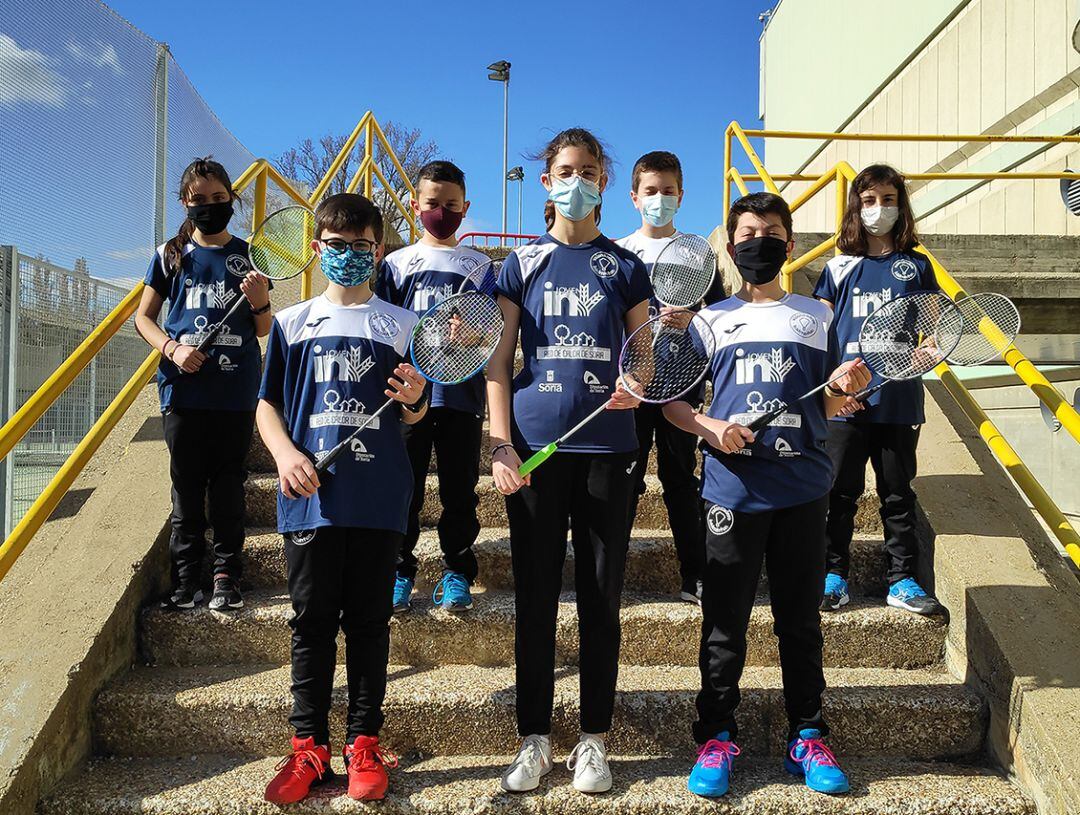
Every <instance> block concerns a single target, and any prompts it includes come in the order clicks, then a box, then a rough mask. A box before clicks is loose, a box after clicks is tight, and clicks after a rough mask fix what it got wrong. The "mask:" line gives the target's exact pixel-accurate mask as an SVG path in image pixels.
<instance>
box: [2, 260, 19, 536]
mask: <svg viewBox="0 0 1080 815" xmlns="http://www.w3.org/2000/svg"><path fill="white" fill-rule="evenodd" d="M2 251H3V255H2V257H0V271H2V273H3V274H4V275H5V278H6V279H5V283H6V286H7V297H6V298H5V301H4V304H3V305H4V325H5V327H6V329H7V336H6V337H5V338H4V339H5V340H6V342H7V351H8V358H7V365H6V366H5V370H6V374H5V376H6V379H7V381H6V382H5V383H4V384H5V386H6V387H5V388H4V389H3V391H2V392H0V404H2V406H3V410H2V412H0V415H2V416H3V418H4V421H5V422H6V421H7V420H8V419H10V418H11V415H12V414H13V413H14V412H15V400H16V399H17V398H18V376H19V358H18V351H19V250H18V249H17V248H16V247H14V246H5V247H3V250H2ZM0 478H2V479H3V497H2V500H3V507H2V512H3V514H2V516H0V520H2V521H3V524H4V537H5V538H6V537H7V535H8V534H9V533H10V532H11V530H12V528H13V527H14V526H15V517H14V511H15V451H14V450H11V451H10V452H9V453H8V455H7V456H6V457H5V458H4V462H3V467H2V468H0Z"/></svg>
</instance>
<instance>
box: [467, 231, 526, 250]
mask: <svg viewBox="0 0 1080 815" xmlns="http://www.w3.org/2000/svg"><path fill="white" fill-rule="evenodd" d="M539 237H540V236H539V235H525V234H522V233H518V232H466V233H465V234H464V235H461V236H460V237H459V238H458V243H465V241H466V240H468V241H469V245H470V246H476V239H477V238H483V239H484V243H483V245H484V246H485V247H486V246H488V244H489V242H490V241H491V240H492V239H494V238H498V239H499V240H500V241H505V240H512V241H514V246H520V245H521V241H531V240H536V239H537V238H539Z"/></svg>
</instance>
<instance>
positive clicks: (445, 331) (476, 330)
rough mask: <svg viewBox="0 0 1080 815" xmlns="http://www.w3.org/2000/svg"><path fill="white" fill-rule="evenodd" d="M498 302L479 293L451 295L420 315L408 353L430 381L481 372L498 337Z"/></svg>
mask: <svg viewBox="0 0 1080 815" xmlns="http://www.w3.org/2000/svg"><path fill="white" fill-rule="evenodd" d="M504 322H505V321H504V319H503V313H502V309H500V308H499V304H498V303H496V302H495V301H494V300H492V299H491V298H490V297H488V296H487V295H486V294H481V293H480V292H464V293H462V294H455V295H451V296H450V297H448V298H446V299H445V300H443V301H442V302H441V303H438V304H437V305H434V306H432V307H431V308H429V309H428V310H427V311H425V312H424V314H423V315H422V316H421V317H420V321H419V322H418V323H417V324H416V328H415V329H413V334H412V339H411V340H410V341H409V356H410V357H411V359H412V363H413V365H414V366H416V369H417V370H418V371H420V373H421V374H423V375H424V377H426V378H427V379H428V380H430V381H431V382H435V383H437V384H439V385H456V384H458V383H459V382H464V381H465V380H466V379H470V378H471V377H473V376H474V375H475V374H477V373H478V372H479V371H481V370H482V369H483V368H484V366H485V365H487V363H488V360H489V359H491V355H492V354H494V353H495V348H496V346H497V345H498V344H499V339H500V338H501V337H502V331H503V325H504Z"/></svg>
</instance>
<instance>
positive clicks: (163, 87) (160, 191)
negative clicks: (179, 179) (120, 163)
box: [154, 42, 169, 246]
mask: <svg viewBox="0 0 1080 815" xmlns="http://www.w3.org/2000/svg"><path fill="white" fill-rule="evenodd" d="M154 107H155V109H156V113H157V117H156V128H157V133H156V134H155V139H154V245H155V246H160V245H161V244H163V243H164V242H165V222H166V212H165V207H166V202H167V201H168V196H167V195H166V188H167V187H168V183H169V182H168V178H167V177H166V172H167V169H168V168H167V167H166V161H165V159H166V155H167V153H168V149H169V46H168V45H167V44H166V43H163V42H159V43H158V46H157V78H156V80H155V82H154Z"/></svg>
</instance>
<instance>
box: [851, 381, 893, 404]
mask: <svg viewBox="0 0 1080 815" xmlns="http://www.w3.org/2000/svg"><path fill="white" fill-rule="evenodd" d="M891 381H892V380H889V379H886V380H885V382H891ZM885 382H878V383H877V384H876V385H874V387H872V388H867V389H866V390H864V391H859V393H857V394H856V395H855V398H856V399H858V400H859V401H860V402H865V401H866V400H867V399H869V398H870V397H871V396H873V395H874V394H875V393H877V392H878V391H879V390H881V389H882V388H884V387H885Z"/></svg>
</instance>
